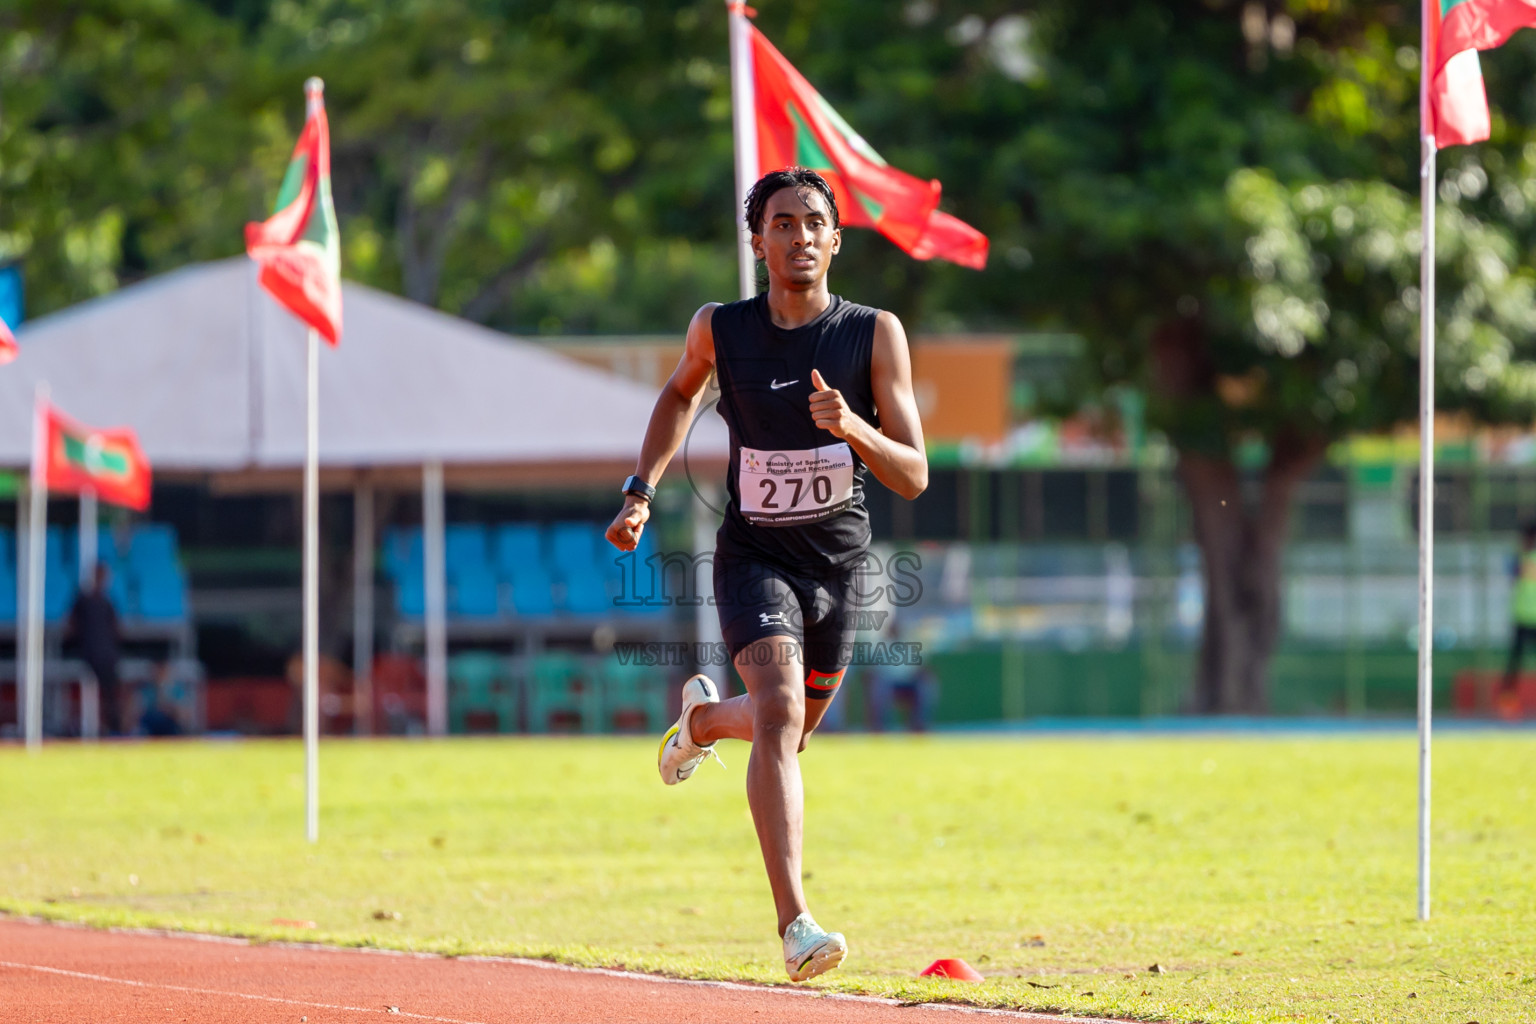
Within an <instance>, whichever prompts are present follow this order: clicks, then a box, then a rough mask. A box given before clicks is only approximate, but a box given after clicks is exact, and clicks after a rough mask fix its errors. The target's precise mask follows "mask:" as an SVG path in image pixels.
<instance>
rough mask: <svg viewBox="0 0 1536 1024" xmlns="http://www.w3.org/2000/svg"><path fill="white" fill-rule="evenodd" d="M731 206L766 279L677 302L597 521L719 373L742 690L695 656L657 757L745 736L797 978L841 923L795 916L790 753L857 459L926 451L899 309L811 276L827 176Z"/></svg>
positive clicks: (834, 949)
mask: <svg viewBox="0 0 1536 1024" xmlns="http://www.w3.org/2000/svg"><path fill="white" fill-rule="evenodd" d="M747 224H748V226H749V227H750V228H751V231H752V249H753V252H755V253H756V254H757V258H758V259H760V260H762V261H763V263H764V264H765V265H766V267H767V269H768V292H767V294H766V295H759V296H757V297H756V298H753V299H747V300H744V301H741V302H733V303H730V304H728V305H721V304H719V303H714V302H712V303H709V304H707V305H705V306H704V307H703V308H701V309H700V310H699V311H698V312H697V313H696V314H694V317H693V321H692V322H691V323H690V324H689V325H688V340H687V345H686V347H685V350H684V353H683V358H682V360H681V361H680V362H679V363H678V365H677V369H676V370H675V371H673V373H672V377H671V379H670V380H669V381H668V382H667V385H666V387H664V388H663V389H662V392H661V397H660V398H659V399H657V402H656V408H655V410H654V411H653V412H652V413H651V421H650V426H649V427H648V429H647V430H646V433H645V441H644V443H643V445H642V447H641V449H640V460H639V462H638V463H637V464H636V467H635V475H634V476H632V477H630V478H629V480H628V481H626V482H625V486H624V491H625V494H626V497H625V500H624V507H623V509H622V510H621V511H620V512H619V514H618V516H617V517H616V518H615V519H614V521H613V523H612V525H610V526H609V527H608V532H607V536H608V540H609V541H611V542H612V543H613V544H614V546H615V547H618V548H619V549H620V550H623V551H632V550H634V548H635V545H636V544H637V543H638V542H639V538H640V533H641V531H642V530H643V529H644V528H645V522H646V520H647V519H649V518H650V499H651V497H652V495H653V494H654V493H655V485H656V483H657V481H659V480H660V479H661V474H662V472H663V471H664V470H665V469H666V466H667V463H668V462H669V461H670V460H671V458H672V456H673V455H674V454H675V453H676V452H677V449H678V447H679V446H680V445H681V444H682V442H683V439H684V437H685V436H686V434H687V431H688V426H689V424H690V423H691V422H692V420H693V416H694V413H695V411H696V410H697V409H698V406H699V402H700V400H701V399H702V397H703V395H704V389H705V387H706V385H707V384H708V382H709V377H710V374H711V372H713V373H715V374H717V375H718V376H719V381H720V403H719V410H720V414H721V416H723V417H724V418H725V422H726V425H727V426H728V427H729V428H730V436H731V462H730V467H729V470H728V472H727V475H726V488H727V490H728V492H729V499H728V501H727V503H726V509H725V521H724V523H722V524H721V526H720V532H719V534H718V536H717V538H716V543H715V561H714V586H715V603H716V605H717V606H718V608H719V613H720V629H721V632H722V634H723V635H724V637H725V643H726V648H727V650H728V651H729V653H730V656H731V659H732V661H733V663H734V664H735V666H736V669H737V671H738V672H740V673H741V678H742V680H743V681H745V683H746V686H747V692H746V694H744V695H742V696H739V697H733V698H732V699H730V700H727V701H721V700H720V698H719V695H718V691H717V689H716V687H715V684H714V682H713V681H712V680H710V679H709V677H707V676H703V675H697V676H694V677H693V678H692V679H690V680H688V682H687V683H685V684H683V711H682V715H681V717H679V718H678V720H677V724H676V725H674V726H673V727H672V728H671V729H670V730H668V732H667V734H666V736H665V737H664V738H663V740H662V745H661V750H660V753H659V756H658V764H657V767H658V768H659V769H660V771H661V777H662V781H663V782H665V783H667V784H668V785H676V784H677V783H679V782H681V781H683V780H684V779H686V778H688V777H689V776H690V775H692V774H693V772H694V769H696V768H697V767H698V766H699V764H700V762H702V761H703V760H704V758H705V756H706V755H709V754H713V753H714V744H715V742H716V741H717V740H721V739H727V738H729V739H739V740H747V741H748V742H750V743H751V744H752V753H751V755H750V757H749V758H748V760H747V803H748V805H749V806H750V807H751V808H752V821H753V823H754V824H755V825H756V826H757V839H758V843H759V844H760V845H761V847H762V851H763V861H764V863H765V864H766V866H767V869H768V884H769V886H770V888H771V889H772V891H773V902H774V906H775V908H776V909H777V911H778V925H779V934H780V935H781V936H782V937H783V940H784V966H785V968H786V970H788V972H789V976H790V979H791V980H793V981H805V980H806V979H808V978H813V977H815V976H816V975H818V974H822V973H823V972H825V971H829V970H831V969H832V968H834V967H836V966H837V965H838V964H840V963H841V962H842V960H843V958H844V957H845V956H846V955H847V953H848V944H847V942H846V940H844V938H843V936H842V935H840V934H838V933H836V932H830V933H829V932H827V931H824V930H823V929H822V928H821V927H820V926H819V925H817V924H816V922H815V920H814V919H812V917H811V914H810V911H809V910H808V909H807V907H806V903H805V894H804V892H803V891H802V890H801V885H800V843H801V831H802V822H803V809H804V792H803V790H802V787H801V781H800V761H799V757H798V754H799V752H800V751H802V750H804V749H805V744H806V738H807V737H808V736H809V735H810V733H811V731H812V730H814V729H815V728H816V726H817V724H818V723H819V722H820V721H821V719H822V716H823V715H825V714H826V712H827V706H828V704H829V703H830V702H831V699H832V697H833V695H834V694H835V693H836V692H837V687H838V684H839V683H841V682H842V678H843V670H844V669H845V668H846V667H847V664H848V658H849V656H850V654H851V653H852V652H851V644H852V641H853V635H854V629H855V626H856V621H857V616H856V615H855V614H854V610H855V605H856V603H857V597H856V595H857V585H856V582H857V581H856V576H857V573H858V571H859V569H860V567H861V565H862V563H863V561H864V556H865V553H866V552H867V550H868V548H869V514H868V512H866V510H865V508H864V485H863V481H864V474H865V469H866V467H867V468H868V469H869V470H870V471H872V472H873V473H874V474H875V477H876V478H877V479H878V480H879V481H880V482H881V483H883V484H885V485H886V486H887V487H889V488H890V489H891V490H893V491H895V492H896V493H897V494H900V495H902V496H903V497H905V498H915V497H916V496H917V495H919V494H921V493H922V491H923V489H924V488H925V487H926V486H927V485H928V459H927V454H926V452H925V450H924V448H923V434H922V426H921V424H920V423H919V421H918V417H917V405H916V402H915V401H914V400H913V397H912V370H911V361H910V357H909V355H908V352H907V339H906V335H905V334H904V333H903V331H902V328H901V323H900V321H898V320H897V319H896V317H894V316H892V315H891V314H890V313H886V312H882V311H879V310H875V309H870V308H868V307H866V306H859V305H855V304H854V303H852V302H846V301H844V300H843V299H841V298H839V297H838V296H835V295H832V294H831V293H829V292H828V290H827V270H828V269H829V268H830V266H831V263H832V257H833V255H835V254H836V253H837V250H838V247H839V245H840V244H841V239H842V236H841V233H840V232H839V230H838V215H837V202H836V199H835V198H834V196H833V194H832V189H831V188H830V187H829V186H828V185H827V183H826V181H825V180H823V179H822V178H821V176H820V175H818V174H816V173H815V172H813V171H808V170H804V169H801V168H790V169H788V170H783V171H775V172H773V173H772V174H768V175H765V176H764V177H763V178H762V179H761V180H760V181H758V182H757V184H755V185H754V186H753V187H752V190H751V192H750V193H749V194H748V196H747ZM877 412H878V415H877ZM717 756H718V755H717Z"/></svg>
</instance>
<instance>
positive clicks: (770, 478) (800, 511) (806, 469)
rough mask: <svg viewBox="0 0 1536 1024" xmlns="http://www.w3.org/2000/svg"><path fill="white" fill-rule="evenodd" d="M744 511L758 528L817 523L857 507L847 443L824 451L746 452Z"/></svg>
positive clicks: (741, 480) (743, 461) (741, 478)
mask: <svg viewBox="0 0 1536 1024" xmlns="http://www.w3.org/2000/svg"><path fill="white" fill-rule="evenodd" d="M739 469H740V471H741V472H740V474H739V476H738V478H737V482H738V484H739V489H740V493H741V512H742V515H743V516H745V517H746V519H747V521H748V522H750V523H754V524H756V525H758V526H794V525H800V524H803V523H814V522H816V521H817V520H819V519H825V518H827V517H828V516H832V515H835V514H837V513H838V512H841V511H842V510H843V509H846V508H848V507H849V506H850V505H852V504H853V451H852V450H851V449H850V448H849V447H848V445H847V443H846V442H840V443H838V444H830V445H826V446H825V447H822V448H803V449H796V450H790V451H763V450H761V449H758V448H742V449H741V462H740V465H739Z"/></svg>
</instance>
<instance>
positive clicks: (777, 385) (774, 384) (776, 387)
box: [768, 377, 800, 391]
mask: <svg viewBox="0 0 1536 1024" xmlns="http://www.w3.org/2000/svg"><path fill="white" fill-rule="evenodd" d="M799 383H800V378H799V377H796V378H795V379H794V380H787V381H785V382H784V383H783V384H780V383H779V380H778V378H777V377H775V378H774V379H773V380H771V381H769V382H768V386H769V387H770V388H772V389H773V390H775V391H777V390H779V388H787V387H789V386H790V385H791V384H799Z"/></svg>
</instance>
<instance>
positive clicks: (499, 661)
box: [448, 651, 517, 733]
mask: <svg viewBox="0 0 1536 1024" xmlns="http://www.w3.org/2000/svg"><path fill="white" fill-rule="evenodd" d="M472 715H473V716H482V715H483V716H488V717H490V718H493V719H494V720H495V722H496V731H497V732H511V731H513V730H514V729H516V728H517V690H516V687H515V686H514V685H513V679H512V676H511V673H510V672H508V670H507V662H506V659H505V658H503V657H502V656H501V655H499V654H492V653H491V652H489V651H465V652H463V653H462V654H455V655H454V656H453V657H452V658H449V659H448V728H449V730H450V731H451V732H456V733H463V732H467V731H468V725H469V720H470V717H471V716H472Z"/></svg>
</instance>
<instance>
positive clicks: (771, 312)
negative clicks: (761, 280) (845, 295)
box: [768, 276, 832, 331]
mask: <svg viewBox="0 0 1536 1024" xmlns="http://www.w3.org/2000/svg"><path fill="white" fill-rule="evenodd" d="M830 305H832V293H831V292H830V291H828V290H827V279H826V277H825V276H823V277H822V279H821V280H820V281H817V282H816V283H815V284H814V285H812V286H811V287H809V288H807V289H805V290H804V291H799V290H795V289H789V288H775V287H774V286H773V282H769V286H768V318H769V319H770V320H772V321H773V326H775V327H778V328H780V329H781V330H786V331H792V330H794V329H795V328H796V327H804V326H805V325H806V324H808V323H810V322H811V321H812V320H815V319H816V318H817V317H819V316H821V314H823V313H825V312H826V311H827V307H828V306H830Z"/></svg>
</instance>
